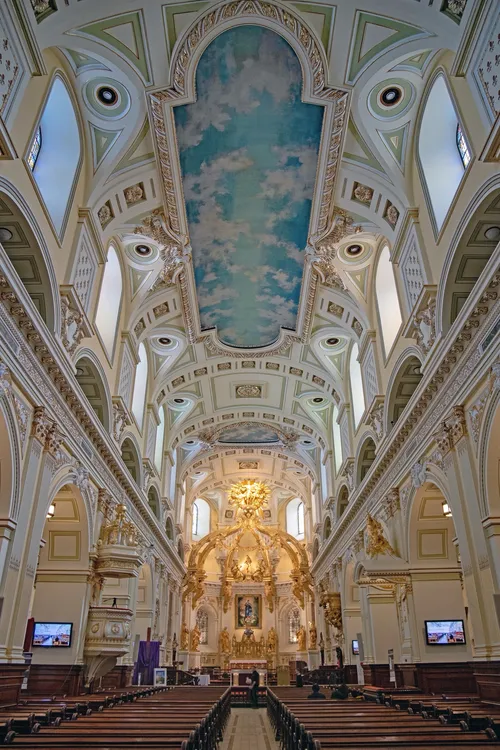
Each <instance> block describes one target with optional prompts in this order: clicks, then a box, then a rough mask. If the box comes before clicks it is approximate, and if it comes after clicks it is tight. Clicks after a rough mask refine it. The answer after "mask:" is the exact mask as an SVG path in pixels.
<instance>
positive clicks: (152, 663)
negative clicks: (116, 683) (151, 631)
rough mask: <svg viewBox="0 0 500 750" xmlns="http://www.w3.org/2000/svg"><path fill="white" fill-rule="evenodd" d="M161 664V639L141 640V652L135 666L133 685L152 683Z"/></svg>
mask: <svg viewBox="0 0 500 750" xmlns="http://www.w3.org/2000/svg"><path fill="white" fill-rule="evenodd" d="M159 666H160V641H140V643H139V654H138V656H137V661H136V663H135V667H134V677H133V680H132V684H133V685H138V684H139V675H141V685H152V684H153V682H154V670H155V669H156V667H159Z"/></svg>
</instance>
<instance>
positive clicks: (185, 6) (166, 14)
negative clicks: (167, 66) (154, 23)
mask: <svg viewBox="0 0 500 750" xmlns="http://www.w3.org/2000/svg"><path fill="white" fill-rule="evenodd" d="M209 5H210V3H206V2H197V1H196V0H195V1H194V2H191V3H180V4H179V5H164V6H163V21H164V24H165V33H166V37H167V51H168V59H169V60H170V57H171V55H172V50H173V49H174V47H175V43H176V41H177V39H178V35H177V31H176V30H175V16H178V15H182V14H184V13H198V12H201V11H202V10H205V8H208V6H209Z"/></svg>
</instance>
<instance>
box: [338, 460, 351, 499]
mask: <svg viewBox="0 0 500 750" xmlns="http://www.w3.org/2000/svg"><path fill="white" fill-rule="evenodd" d="M341 476H343V477H345V479H346V481H347V486H348V487H349V492H352V491H353V489H354V458H348V459H346V461H345V463H344V467H343V469H342V472H341Z"/></svg>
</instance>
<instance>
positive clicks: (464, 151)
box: [457, 123, 470, 169]
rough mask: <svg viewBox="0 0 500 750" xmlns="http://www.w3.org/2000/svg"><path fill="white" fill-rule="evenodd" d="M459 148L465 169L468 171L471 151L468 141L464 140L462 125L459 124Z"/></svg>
mask: <svg viewBox="0 0 500 750" xmlns="http://www.w3.org/2000/svg"><path fill="white" fill-rule="evenodd" d="M457 148H458V153H459V154H460V158H461V159H462V164H463V165H464V169H467V167H468V166H469V162H470V151H469V147H468V146H467V141H466V140H465V138H464V134H463V132H462V128H461V126H460V123H458V125H457Z"/></svg>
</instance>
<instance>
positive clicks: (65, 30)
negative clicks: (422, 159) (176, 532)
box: [37, 0, 466, 494]
mask: <svg viewBox="0 0 500 750" xmlns="http://www.w3.org/2000/svg"><path fill="white" fill-rule="evenodd" d="M40 5H43V4H40ZM47 5H48V8H47V9H46V10H45V11H44V12H43V13H40V14H39V17H38V21H39V23H38V27H37V37H38V41H39V44H40V46H41V47H42V48H43V49H47V48H51V49H53V50H55V52H56V54H57V55H58V56H59V57H60V60H61V64H62V65H63V66H64V67H65V69H66V71H67V72H68V74H69V75H70V77H71V78H72V80H73V84H74V89H75V92H76V95H77V97H78V99H79V105H80V110H81V116H82V119H83V121H84V132H85V139H86V141H87V148H88V152H89V153H91V154H92V159H91V162H90V164H89V168H88V172H87V190H86V201H87V205H89V206H90V207H91V208H92V211H93V213H94V216H95V219H96V222H97V224H98V226H100V228H101V230H102V236H103V242H104V243H106V242H107V241H108V240H109V239H111V238H113V237H114V238H119V239H120V241H121V255H122V261H123V267H124V269H125V270H126V284H127V287H128V291H129V295H128V296H129V300H130V302H129V304H128V309H127V311H126V312H127V319H128V321H129V325H128V329H129V330H130V331H131V334H132V335H133V337H134V341H135V343H136V345H138V344H139V342H141V341H143V342H144V341H147V342H148V344H147V346H148V351H149V357H150V364H151V370H152V373H153V382H152V387H151V392H150V398H149V400H150V401H151V403H153V404H154V407H155V408H157V407H158V406H160V405H162V404H164V405H165V406H166V408H167V419H168V432H167V435H168V447H169V448H170V449H172V448H178V449H179V453H178V455H179V460H180V462H181V464H182V466H183V467H184V468H185V476H186V477H188V476H189V477H190V478H191V480H192V482H194V483H195V486H196V487H199V488H201V487H203V488H204V489H205V490H206V492H208V493H210V492H214V491H215V492H216V491H217V486H219V487H220V486H223V485H224V484H225V483H227V481H229V480H230V479H231V478H233V477H235V476H238V475H239V474H242V473H244V474H245V475H248V474H250V475H251V474H253V473H257V474H258V473H261V474H263V475H268V476H269V477H270V478H272V480H273V483H274V484H276V485H277V488H278V491H283V492H284V493H285V494H286V493H291V492H299V491H300V490H301V487H303V483H304V482H306V481H308V479H310V480H312V481H316V480H317V478H318V476H317V474H318V466H319V457H320V453H321V451H322V450H323V449H325V448H328V446H329V445H330V444H331V434H332V408H333V406H334V404H340V403H342V402H343V401H346V400H348V399H349V395H348V392H347V368H348V352H349V348H350V346H351V344H352V342H353V341H355V342H357V343H359V342H360V341H361V338H362V336H363V333H364V332H365V331H367V330H370V329H373V328H375V322H374V308H373V304H372V300H371V299H370V294H369V290H370V289H371V288H372V276H373V266H374V260H375V257H376V252H377V249H378V248H379V246H380V243H381V241H382V239H383V238H387V240H388V241H389V243H390V244H391V245H392V244H393V243H394V241H395V238H396V237H397V235H398V232H399V231H400V229H401V224H402V220H403V217H404V215H405V211H406V210H407V209H408V208H409V207H411V206H413V187H412V178H413V169H414V166H413V159H412V155H411V153H412V141H413V137H414V130H415V122H416V117H417V111H418V107H419V103H420V101H421V96H422V91H423V89H424V86H425V83H426V80H427V79H428V76H429V74H430V71H431V70H432V69H433V68H435V66H436V64H437V62H438V60H439V59H440V56H442V55H443V54H446V51H447V50H452V51H453V50H455V49H456V47H457V45H458V43H459V40H460V31H461V21H462V16H463V13H464V7H465V2H458V1H457V0H444V2H439V3H434V4H424V3H420V2H417V1H416V0H407V2H405V3H401V2H395V1H394V0H382V1H381V0H367V1H366V2H365V3H364V5H363V8H362V9H361V8H357V7H356V5H355V4H353V3H351V2H347V0H342V1H341V2H339V3H336V4H335V5H333V4H329V3H327V2H324V3H314V2H307V1H304V2H288V3H282V4H279V3H277V4H276V3H270V2H257V0H235V1H234V2H225V3H218V4H212V3H209V2H194V1H191V2H185V3H181V2H179V3H176V4H172V3H167V4H162V3H160V2H156V1H155V0H149V1H148V2H147V3H144V5H143V6H142V7H141V6H138V5H137V4H132V3H130V2H127V3H125V4H124V3H116V2H111V0H109V1H108V2H107V3H106V4H105V6H103V4H102V3H99V2H97V1H96V0H86V2H85V3H76V2H71V3H70V4H69V5H65V4H63V3H62V2H59V3H58V5H57V9H56V6H55V3H53V2H52V0H51V1H50V2H49V3H48V4H47ZM104 11H105V13H104ZM465 12H466V11H465ZM462 25H463V24H462ZM338 209H344V210H346V211H348V212H349V214H350V216H351V217H352V219H353V222H354V224H353V225H352V226H351V232H347V233H344V236H343V235H342V234H341V235H340V239H338V237H337V238H334V239H330V242H329V241H328V238H329V236H330V238H331V230H332V227H333V225H334V223H335V220H336V218H335V217H336V215H337V212H338ZM154 210H160V211H161V213H160V214H159V221H160V222H161V227H160V233H158V231H156V232H155V231H153V232H151V231H146V230H147V226H146V228H145V225H144V222H145V219H147V217H148V216H149V215H150V214H151V212H152V211H154ZM141 226H142V230H141V229H140V230H139V232H140V234H139V236H138V235H137V234H135V233H134V232H135V230H136V228H137V227H141ZM149 228H151V227H149ZM159 239H162V240H163V242H159V241H158V240H159ZM334 240H335V241H334ZM333 245H334V247H333ZM332 248H333V250H332ZM325 253H326V255H327V256H328V258H329V261H331V262H330V264H329V265H328V264H327V265H326V266H325V264H324V262H323V261H324V259H325ZM328 253H329V255H328ZM322 263H323V265H322ZM207 448H211V449H212V452H210V450H208V451H207ZM241 467H243V468H241ZM252 467H253V468H252ZM301 483H302V484H301ZM280 488H281V490H280Z"/></svg>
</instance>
